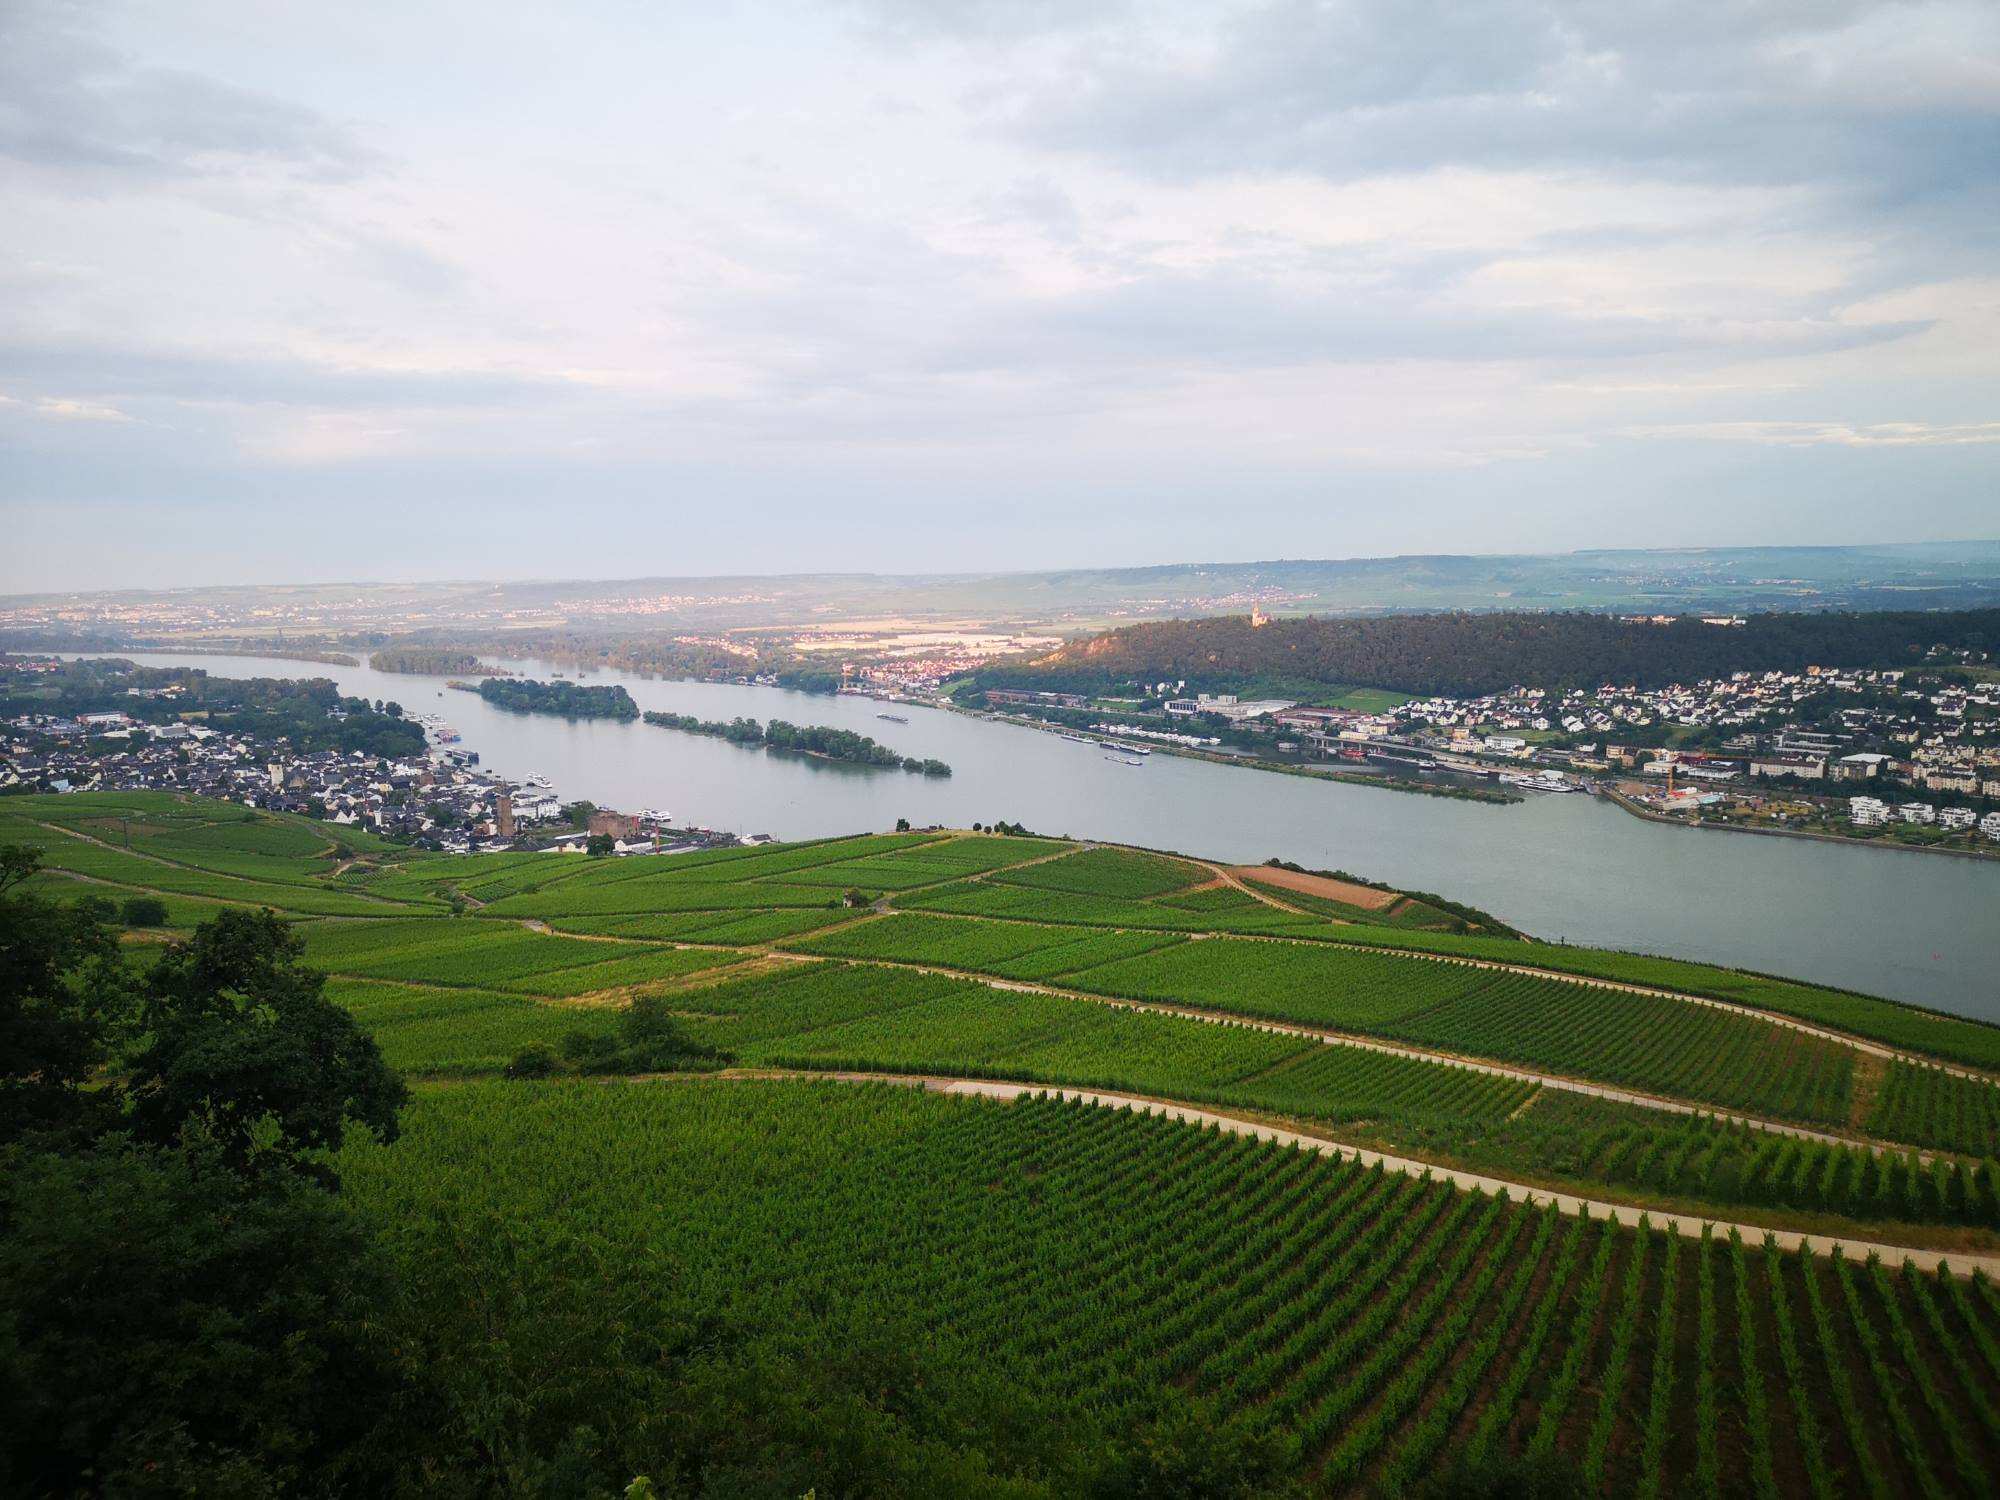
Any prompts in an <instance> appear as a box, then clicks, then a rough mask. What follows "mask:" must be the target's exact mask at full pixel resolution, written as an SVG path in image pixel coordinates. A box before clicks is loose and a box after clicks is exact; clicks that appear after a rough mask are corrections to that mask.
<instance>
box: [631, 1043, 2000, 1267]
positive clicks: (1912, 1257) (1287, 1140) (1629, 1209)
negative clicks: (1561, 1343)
mask: <svg viewBox="0 0 2000 1500" xmlns="http://www.w3.org/2000/svg"><path fill="white" fill-rule="evenodd" d="M716 1076H718V1075H715V1074H706V1073H690V1074H673V1075H657V1074H656V1075H651V1076H647V1077H642V1078H639V1079H635V1080H634V1081H635V1082H649V1083H659V1082H673V1081H696V1080H700V1079H704V1078H713V1077H716ZM720 1076H724V1077H740V1078H804V1079H824V1080H829V1081H832V1082H838V1083H891V1084H900V1085H903V1086H904V1087H907V1088H922V1089H925V1090H928V1091H929V1092H931V1093H935V1094H962V1095H974V1096H977V1097H979V1098H984V1099H997V1100H1000V1101H1001V1102H1003V1103H1012V1102H1013V1101H1015V1100H1017V1099H1022V1098H1027V1097H1031V1096H1034V1095H1037V1094H1046V1095H1048V1096H1049V1097H1051V1098H1056V1099H1063V1100H1067V1101H1070V1102H1073V1103H1080V1104H1103V1105H1110V1106H1112V1107H1114V1108H1130V1109H1135V1110H1138V1111H1140V1112H1141V1113H1144V1114H1151V1115H1159V1116H1161V1117H1163V1118H1165V1119H1169V1120H1177V1121H1179V1122H1181V1123H1182V1124H1186V1125H1195V1126H1209V1125H1212V1126H1214V1127H1215V1128H1216V1129H1217V1130H1220V1131H1223V1132H1225V1133H1226V1134H1229V1135H1243V1136H1250V1137H1252V1138H1253V1139H1256V1140H1260V1141H1268V1142H1270V1143H1272V1144H1274V1145H1279V1146H1295V1147H1297V1148H1299V1149H1300V1150H1304V1151H1316V1152H1319V1153H1321V1154H1322V1155H1326V1156H1335V1157H1345V1158H1349V1159H1352V1160H1354V1161H1356V1162H1358V1163H1359V1164H1360V1165H1361V1166H1364V1167H1372V1166H1375V1165H1376V1164H1377V1163H1379V1164H1380V1165H1381V1166H1382V1167H1383V1168H1384V1169H1385V1170H1387V1171H1391V1172H1400V1173H1402V1174H1404V1175H1405V1176H1410V1177H1424V1176H1429V1177H1431V1178H1432V1179H1434V1180H1436V1181H1440V1182H1449V1183H1451V1184H1452V1185H1453V1186H1455V1187H1461V1188H1473V1189H1476V1190H1478V1191H1479V1192H1482V1193H1488V1194H1492V1193H1500V1192H1505V1193H1506V1194H1508V1196H1509V1197H1511V1198H1513V1199H1515V1200H1517V1201H1520V1202H1526V1203H1531V1204H1535V1205H1537V1206H1540V1205H1545V1204H1550V1203H1553V1204H1555V1205H1556V1207H1557V1208H1558V1209H1560V1210H1561V1211H1562V1212H1563V1213H1566V1214H1578V1213H1587V1214H1588V1215H1589V1216H1590V1217H1592V1218H1594V1219H1611V1220H1613V1221H1614V1222H1616V1223H1619V1224H1624V1225H1627V1226H1637V1225H1638V1224H1639V1223H1641V1222H1642V1221H1643V1222H1645V1223H1648V1224H1650V1225H1652V1226H1653V1227H1654V1228H1656V1229H1671V1230H1673V1231H1674V1232H1675V1233H1677V1234H1681V1235H1684V1236H1686V1237H1688V1238H1690V1239H1700V1238H1701V1236H1702V1232H1703V1231H1704V1230H1709V1231H1712V1232H1714V1233H1715V1234H1717V1235H1721V1236H1727V1235H1729V1234H1731V1233H1732V1232H1733V1233H1736V1234H1740V1235H1741V1236H1742V1237H1743V1239H1744V1241H1745V1243H1748V1244H1761V1243H1763V1241H1764V1239H1765V1237H1766V1236H1769V1237H1771V1238H1772V1239H1773V1240H1775V1242H1776V1243H1777V1246H1778V1248H1779V1249H1780V1250H1808V1251H1811V1252H1812V1253H1814V1254H1816V1255H1832V1254H1833V1253H1834V1252H1836V1251H1838V1252H1839V1253H1840V1254H1841V1255H1843V1256H1845V1257H1847V1258H1849V1259H1851V1260H1854V1261H1859V1262H1865V1261H1866V1260H1867V1259H1868V1258H1869V1257H1870V1256H1877V1257H1879V1258H1880V1259H1881V1260H1882V1261H1884V1262H1885V1263H1886V1264H1889V1265H1892V1266H1894V1265H1900V1264H1902V1262H1904V1261H1908V1262H1909V1263H1910V1264H1911V1265H1913V1266H1915V1267H1916V1268H1917V1270H1919V1271H1923V1272H1927V1273H1928V1272H1935V1271H1936V1270H1937V1269H1938V1267H1939V1266H1944V1265H1948V1266H1950V1267H1951V1268H1952V1269H1953V1270H1954V1271H1956V1272H1958V1273H1960V1274H1963V1273H1966V1272H1970V1271H1975V1270H1977V1271H1982V1272H1984V1273H1985V1274H1986V1275H1987V1276H1988V1277H2000V1255H1979V1254H1973V1253H1971V1252H1963V1253H1958V1254H1953V1253H1950V1252H1947V1251H1942V1250H1918V1249H1910V1248H1907V1247H1905V1246H1902V1245H1888V1244H1883V1243H1880V1242H1879V1241H1874V1240H1858V1239H1848V1238H1845V1237H1843V1236H1838V1235H1826V1234H1806V1233H1802V1232H1801V1231H1798V1230H1793V1229H1772V1228H1768V1227H1766V1226H1764V1225H1760V1224H1739V1223H1734V1222H1731V1221H1730V1220H1727V1219H1714V1218H1699V1217H1696V1216H1694V1215H1691V1214H1676V1213H1668V1212H1664V1211H1662V1210H1660V1209H1645V1208H1636V1207H1634V1206H1633V1205H1631V1204H1628V1203H1610V1202H1606V1201H1604V1200H1602V1199H1597V1198H1581V1197H1578V1196H1577V1195H1575V1194H1573V1193H1557V1192H1551V1191H1550V1190H1549V1189H1547V1188H1538V1187H1532V1186H1530V1185H1528V1184H1526V1183H1521V1182H1513V1181H1509V1180H1508V1179H1507V1178H1504V1177H1489V1176H1486V1175H1483V1174H1481V1173H1478V1172H1462V1171H1459V1170H1457V1169H1455V1168H1451V1167H1441V1166H1438V1165H1436V1164H1435V1163H1432V1162H1427V1161H1419V1160H1417V1159H1416V1158H1414V1157H1408V1156H1393V1155H1390V1154H1388V1153H1386V1152H1381V1151H1371V1150H1368V1149H1366V1148H1364V1147H1360V1146H1350V1145H1347V1144H1346V1143H1344V1142H1341V1141H1336V1140H1330V1139H1328V1138H1327V1137H1325V1136H1318V1135H1309V1134H1306V1133H1305V1132H1303V1131H1298V1130H1287V1129H1284V1128H1282V1127H1280V1126H1276V1125H1267V1124H1265V1123H1263V1122H1262V1121H1260V1120H1252V1119H1246V1118H1244V1117H1243V1116H1240V1115H1232V1114H1227V1113H1224V1112H1222V1111H1220V1110H1215V1109H1210V1108H1206V1107H1204V1106H1201V1105H1196V1104H1184V1103H1180V1102H1177V1101H1175V1100H1172V1099H1152V1098H1147V1097H1145V1096H1144V1095H1140V1094H1121V1093H1114V1092H1111V1091H1109V1090H1104V1089H1078V1088H1062V1087H1059V1086H1057V1085H1054V1084H1047V1083H1027V1082H1016V1081H1012V1080H1008V1079H1000V1078H953V1077H949V1076H946V1075H942V1074H932V1073H861V1072H852V1071H828V1072H816V1071H813V1070H811V1069H805V1068H760V1069H747V1068H746V1069H740V1070H731V1071H730V1072H729V1073H726V1074H723V1075H720Z"/></svg>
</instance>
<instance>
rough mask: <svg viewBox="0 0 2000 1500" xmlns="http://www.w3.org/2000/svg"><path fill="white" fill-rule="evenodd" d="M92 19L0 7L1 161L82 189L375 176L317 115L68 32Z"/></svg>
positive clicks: (339, 132)
mask: <svg viewBox="0 0 2000 1500" xmlns="http://www.w3.org/2000/svg"><path fill="white" fill-rule="evenodd" d="M88 14H89V12H88V10H86V9H85V8H83V7H77V6H70V5H61V4H51V3H47V0H14V3H11V4H8V5H5V6H0V158H10V159H12V160H14V161H15V162H18V163H21V164H23V165H26V166H29V167H33V168H41V169H47V170H49V171H52V172H56V173H59V174H69V175H70V176H71V177H73V178H74V179H75V180H77V182H78V184H79V186H81V185H82V184H83V183H84V182H86V181H88V180H89V179H92V178H111V179H127V180H151V181H163V182H164V181H175V180H190V179H200V178H206V177H226V176H230V175H234V174H237V173H241V172H244V171H246V170H269V171H276V172H278V173H281V174H283V175H285V176H288V177H293V178H296V179H299V180H302V181H308V182H318V183H328V182H338V181H346V180H350V179H352V178H355V177H358V176H361V175H363V174H364V173H367V172H369V171H372V170H375V169H376V168H377V167H379V166H380V165H381V159H380V158H379V157H378V156H377V155H376V154H375V153H373V152H371V151H369V150H367V149H366V148H365V147H363V146H362V145H360V144H359V142H357V141H356V140H355V138H354V137H353V135H352V134H351V133H350V132H349V131H348V130H347V129H345V128H344V127H342V126H340V125H338V124H336V123H334V122H332V121H329V120H327V119H325V118H323V117H321V116H320V115H318V114H316V113H315V112H313V111H312V110H309V109H306V108H303V107H301V106H299V105H297V104H293V103H290V102H287V101H285V100H282V99H277V98H273V97H272V96H270V95H268V94H264V93H260V92H258V91H256V90H254V89H248V88H243V87H239V86H236V85H233V84H229V83H224V82H221V81H218V80H216V79H213V78H208V77H204V76H202V75H201V74H199V73H195V72H190V71H187V70H183V69H176V68H165V67H156V66H148V65H146V64H144V63H141V62H139V61H136V60H135V59H133V58H130V57H128V56H126V55H124V54H123V53H121V52H119V51H117V50H116V49H114V48H112V47H109V46H106V45H105V44H103V43H102V42H99V41H97V40H96V39H94V38H93V37H91V36H89V35H87V34H85V33H84V32H82V31H81V30H80V29H78V27H77V26H76V25H74V24H73V23H72V18H75V19H76V20H81V19H82V18H84V17H86V16H87V15H88Z"/></svg>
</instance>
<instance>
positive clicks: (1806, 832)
mask: <svg viewBox="0 0 2000 1500" xmlns="http://www.w3.org/2000/svg"><path fill="white" fill-rule="evenodd" d="M1595 790H1596V791H1597V793H1598V794H1599V795H1600V796H1602V797H1604V798H1605V799H1606V800H1607V801H1610V802H1613V803H1616V804H1617V805H1618V806H1619V807H1621V808H1623V809H1624V810H1625V811H1626V812H1628V813H1630V814H1631V815H1632V816H1633V817H1635V818H1644V819H1645V820H1646V821H1647V822H1648V823H1665V824H1667V825H1668V826H1669V827H1672V828H1693V829H1701V830H1703V831H1704V832H1720V833H1757V834H1762V835H1763V836H1764V837H1766V838H1775V839H1811V840H1813V841H1814V842H1816V843H1822V844H1841V845H1845V846H1846V847H1848V848H1856V849H1882V850H1887V851H1889V852H1891V853H1895V854H1944V855H1949V856H1950V857H1952V858H1953V859H1972V860H1983V861H1987V862H1989V863H2000V850H1987V849H1942V848H1939V847H1938V846H1937V845H1935V844H1899V843H1896V842H1895V841H1893V840H1890V839H1864V838H1855V837H1853V836H1852V835H1849V834H1844V833H1825V832H1822V831H1820V830H1818V829H1812V828H1758V827H1755V826H1753V825H1751V824H1748V823H1722V822H1709V821H1707V820H1705V819H1696V818H1681V817H1676V816H1675V815H1674V814H1672V813H1663V812H1657V811H1655V810H1654V809H1653V808H1650V807H1647V806H1646V805H1645V804H1644V803H1642V802H1635V801H1633V800H1632V799H1631V798H1630V797H1628V796H1626V795H1625V794H1624V793H1623V792H1621V791H1619V790H1618V789H1617V788H1616V787H1614V786H1609V785H1599V786H1598V787H1596V788H1595Z"/></svg>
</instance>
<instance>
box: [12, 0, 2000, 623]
mask: <svg viewBox="0 0 2000 1500" xmlns="http://www.w3.org/2000/svg"><path fill="white" fill-rule="evenodd" d="M1997 188H2000V5H1995V4H1993V3H1992V0H1945V3H1923V0H1916V3H1896V0H1726V3H1709V0H1240V3H1207V4H1195V5H1153V4H1140V3H1130V4H1121V3H1116V0H1018V3H1002V0H964V3H948V0H821V3H815V4H798V5H791V4H784V3H770V4H747V3H746V4H733V3H729V0H704V3H699V4H678V3H667V0H648V3H641V0H566V3H564V4H562V5H559V6H552V5H548V4H542V3H538V4H532V5H529V4H517V3H513V0H478V3H476V4H475V3H469V0H426V3H423V4H420V5H409V4H406V3H399V4H378V3H373V0H343V3H341V4H339V5H327V4H324V3H313V4H305V3H295V0H256V3H224V0H171V3H165V0H160V3H132V0H88V3H49V0H0V521H4V535H5V536H6V538H7V545H6V546H5V547H4V548H0V590H4V591H7V592H28V591H39V590H46V589H72V588H89V587H129V586H145V585H153V586H163V587H164V586H177V585H189V584H204V583H246V582H281V581H284V582H289V581H298V582H315V581H328V580H340V579H420V578H439V577H461V578H463V577H496V578H497V577H505V578H519V577H590V576H604V577H630V576H637V575H658V574H677V575H689V574H704V573H735V572H784V571H827V570H858V571H887V572H896V571H918V570H984V569H991V568H1039V567H1057V566H1070V565H1114V564H1123V563H1131V564H1140V563H1156V562H1167V561H1193V560H1247V559H1254V558H1264V557H1348V556H1369V555H1382V554H1393V553H1405V552H1518V551H1559V550H1568V549H1570V548H1578V547H1600V546H1618V547H1644V546H1655V545H1657V546H1689V545H1716V546H1720V545H1734V544H1758V543H1812V542H1823V543H1833V542H1868V541H1897V540H1946V539H1951V538H1960V537H1993V536H1996V535H2000V191H1997V190H1996V189H1997Z"/></svg>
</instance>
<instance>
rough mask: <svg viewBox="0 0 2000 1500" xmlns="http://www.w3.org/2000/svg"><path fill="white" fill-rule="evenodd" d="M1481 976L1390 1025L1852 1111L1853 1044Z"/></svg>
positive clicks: (1789, 1113) (1513, 1058)
mask: <svg viewBox="0 0 2000 1500" xmlns="http://www.w3.org/2000/svg"><path fill="white" fill-rule="evenodd" d="M1461 972H1470V973H1473V974H1475V975H1478V976H1479V982H1478V983H1476V984H1474V985H1471V986H1468V987H1467V988H1466V989H1465V990H1463V991H1462V992H1460V993H1459V994H1458V995H1456V996H1454V997H1452V998H1451V999H1449V1000H1447V1001H1446V1002H1445V1003H1443V1004H1441V1005H1439V1006H1437V1007H1436V1008H1434V1009H1431V1010H1426V1011H1424V1012H1422V1013H1420V1014H1416V1015H1409V1016H1405V1017H1402V1018H1400V1019H1397V1020H1395V1021H1392V1022H1391V1023H1390V1024H1388V1025H1387V1026H1386V1027H1385V1028H1384V1030H1386V1031H1387V1032H1388V1033H1389V1034H1391V1035H1394V1036H1398V1037H1402V1038H1405V1039H1407V1040H1409V1041H1414V1042H1428V1043H1431V1044H1433V1045H1436V1046H1440V1047H1444V1048H1447V1049H1449V1050H1451V1051H1454V1052H1464V1053H1470V1054H1472V1055H1474V1056H1478V1057H1492V1058H1499V1059H1501V1060H1503V1061H1507V1062H1521V1063H1533V1064H1539V1065H1540V1066H1543V1067H1547V1068H1552V1069H1554V1070H1556V1071H1559V1072H1563V1073H1570V1074H1574V1075H1576V1076H1578V1077H1582V1078H1593V1079H1602V1080H1605V1081H1608V1082H1612V1083H1623V1084H1629V1085H1631V1086H1632V1087H1634V1088H1638V1089H1643V1090H1647V1091H1649V1092H1653V1093H1659V1094H1671V1095H1677V1096H1679V1097H1682V1098H1688V1099H1698V1100H1701V1101H1702V1102H1704V1103H1708V1104H1720V1105H1723V1106H1726V1107H1728V1108H1732V1109H1746V1110H1750V1111H1752V1112H1755V1113H1760V1114H1767V1115H1775V1116H1778V1117H1780V1118H1784V1119H1794V1120H1812V1121H1820V1122H1825V1123H1829V1124H1841V1123H1844V1122H1845V1121H1846V1119H1847V1113H1848V1095H1849V1090H1850V1088H1851V1086H1852V1072H1853V1058H1854V1054H1853V1052H1852V1051H1851V1050H1850V1049H1849V1048H1846V1047H1842V1046H1838V1045H1836V1044H1835V1043H1832V1042H1825V1041H1821V1040H1820V1039H1819V1038H1817V1037H1812V1036H1807V1035H1806V1034H1804V1033H1803V1032H1798V1031H1793V1030H1791V1029H1790V1028H1788V1027H1783V1026H1773V1025H1771V1024H1770V1023H1768V1022H1765V1021H1758V1020H1754V1019H1752V1018H1750V1017H1748V1016H1741V1015H1734V1014H1731V1013H1730V1012H1728V1011H1721V1010H1715V1009H1712V1008H1710V1007H1708V1006H1700V1005H1688V1004H1686V1003H1685V1002H1683V1001H1679V1000H1667V999H1663V998H1661V997H1659V996H1655V995H1631V994H1624V993H1621V992H1619V991H1616V990H1603V989H1596V988H1593V987H1592V986H1590V985H1584V984H1569V983H1565V982H1563V981H1561V980H1553V979H1537V978H1535V977H1533V976H1531V975H1525V974H1492V973H1490V972H1487V973H1482V971H1479V970H1471V971H1461Z"/></svg>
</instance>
